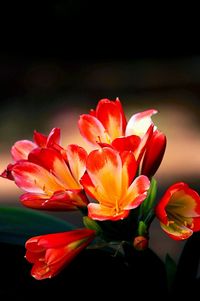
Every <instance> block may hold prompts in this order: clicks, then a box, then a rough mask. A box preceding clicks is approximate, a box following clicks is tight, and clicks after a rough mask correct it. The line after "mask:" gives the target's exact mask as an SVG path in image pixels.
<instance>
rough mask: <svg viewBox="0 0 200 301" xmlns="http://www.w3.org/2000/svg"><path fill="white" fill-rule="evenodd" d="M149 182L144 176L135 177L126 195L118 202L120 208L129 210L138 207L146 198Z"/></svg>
mask: <svg viewBox="0 0 200 301" xmlns="http://www.w3.org/2000/svg"><path fill="white" fill-rule="evenodd" d="M149 187H150V181H149V179H148V178H147V177H146V176H139V177H137V178H136V179H135V180H134V181H133V183H132V184H131V186H129V188H128V191H127V194H126V195H125V197H124V198H123V199H122V200H121V201H120V204H119V205H120V207H122V208H124V209H126V210H129V209H134V208H136V207H138V206H139V205H140V204H141V202H142V201H144V200H145V198H146V196H147V192H148V189H149Z"/></svg>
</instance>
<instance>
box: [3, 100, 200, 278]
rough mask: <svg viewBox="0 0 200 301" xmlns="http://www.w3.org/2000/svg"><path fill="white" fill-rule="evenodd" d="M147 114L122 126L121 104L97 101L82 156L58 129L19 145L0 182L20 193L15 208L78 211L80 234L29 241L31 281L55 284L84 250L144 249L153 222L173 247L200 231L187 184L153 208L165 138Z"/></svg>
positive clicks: (199, 212) (87, 118)
mask: <svg viewBox="0 0 200 301" xmlns="http://www.w3.org/2000/svg"><path fill="white" fill-rule="evenodd" d="M156 113H157V111H156V110H154V109H151V110H146V111H143V112H140V113H137V114H134V115H133V116H132V117H131V118H130V120H128V121H127V120H126V117H125V114H124V111H123V108H122V105H121V102H120V100H119V99H118V98H117V99H116V100H114V101H112V100H109V99H101V100H100V101H99V102H98V104H97V107H96V109H95V110H91V111H90V112H89V114H83V115H81V116H80V118H79V121H78V127H79V130H80V133H81V135H82V136H83V138H84V139H85V140H87V142H88V143H90V144H91V145H92V146H93V150H92V151H91V152H90V153H89V154H88V153H87V152H86V150H85V149H84V148H82V147H81V146H78V145H76V144H71V145H68V146H67V147H63V146H61V145H60V129H58V128H54V129H52V130H51V132H50V134H49V135H48V136H45V135H43V134H42V133H39V132H36V131H35V132H34V137H33V141H29V140H21V141H17V142H16V143H15V144H14V145H13V147H12V148H11V155H12V158H13V162H12V163H10V164H9V165H8V166H7V168H6V169H5V170H4V171H3V172H2V174H1V176H2V177H4V178H7V179H9V180H11V181H14V182H15V184H16V185H17V186H18V187H19V188H21V189H22V190H24V192H25V193H24V194H22V195H21V197H20V202H21V203H22V204H23V205H24V206H26V207H29V208H33V209H39V210H55V211H69V210H79V211H80V212H81V214H82V215H83V225H84V226H83V228H81V229H75V230H71V231H67V232H62V233H50V234H45V235H40V236H34V237H31V238H29V239H28V240H27V241H26V244H25V247H26V256H25V257H26V259H27V260H28V261H29V262H30V263H32V264H33V267H32V271H31V274H32V276H33V277H35V278H36V279H39V280H40V279H45V278H50V277H53V276H55V275H56V274H57V273H58V272H60V270H61V269H63V268H64V267H65V266H66V265H67V264H68V263H69V262H70V261H71V260H72V259H73V258H74V257H75V256H76V255H77V254H79V253H80V252H81V251H82V250H83V249H84V248H86V247H88V246H89V245H90V244H91V245H95V244H96V245H99V246H101V245H107V246H109V244H110V245H111V243H112V244H113V242H116V243H118V244H121V243H122V242H123V243H126V244H128V245H129V246H132V247H133V248H135V249H136V250H144V249H145V248H147V247H148V240H149V228H150V225H151V223H152V221H153V220H154V218H155V217H156V218H157V219H158V220H159V221H160V225H161V227H162V229H163V230H164V231H165V233H166V234H167V235H168V236H170V237H171V238H172V239H175V240H183V239H187V238H189V237H190V236H191V235H192V234H193V232H194V231H199V230H200V197H199V195H198V193H197V192H196V191H194V190H193V189H191V188H190V187H189V186H188V185H187V184H186V183H183V182H179V183H175V184H173V185H172V186H170V187H169V188H168V189H167V191H166V192H165V193H164V195H163V197H162V198H161V199H160V200H156V188H157V187H156V181H155V179H154V177H153V176H154V174H155V173H156V171H157V169H158V168H159V166H160V164H161V161H162V158H163V155H164V152H165V148H166V136H165V135H164V134H163V133H162V132H160V131H159V130H158V129H157V127H156V125H154V123H153V121H152V116H153V115H154V114H156Z"/></svg>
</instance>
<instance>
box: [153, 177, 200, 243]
mask: <svg viewBox="0 0 200 301" xmlns="http://www.w3.org/2000/svg"><path fill="white" fill-rule="evenodd" d="M155 213H156V216H157V218H158V219H159V220H160V223H161V227H162V229H163V230H164V231H165V232H166V233H167V234H168V235H169V236H170V237H171V238H173V239H175V240H182V239H187V238H188V237H190V236H191V235H192V233H193V232H194V231H199V230H200V197H199V195H198V193H197V192H196V191H195V190H193V189H191V188H189V186H188V185H187V184H185V183H183V182H180V183H176V184H174V185H172V186H170V187H169V188H168V189H167V191H166V192H165V194H164V196H163V197H162V199H161V200H160V202H159V203H158V205H157V206H156V208H155Z"/></svg>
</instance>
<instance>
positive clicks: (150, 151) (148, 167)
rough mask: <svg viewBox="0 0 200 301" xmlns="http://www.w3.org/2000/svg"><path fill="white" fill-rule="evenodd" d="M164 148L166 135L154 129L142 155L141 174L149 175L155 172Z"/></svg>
mask: <svg viewBox="0 0 200 301" xmlns="http://www.w3.org/2000/svg"><path fill="white" fill-rule="evenodd" d="M165 148H166V136H165V135H164V134H163V133H161V132H158V131H155V132H154V133H153V136H152V137H151V139H150V141H149V143H148V146H147V150H146V152H145V155H144V159H143V162H142V171H141V174H143V175H146V176H148V177H151V176H153V175H154V174H155V173H156V171H157V169H158V167H159V166H160V163H161V161H162V158H163V156H164V153H165Z"/></svg>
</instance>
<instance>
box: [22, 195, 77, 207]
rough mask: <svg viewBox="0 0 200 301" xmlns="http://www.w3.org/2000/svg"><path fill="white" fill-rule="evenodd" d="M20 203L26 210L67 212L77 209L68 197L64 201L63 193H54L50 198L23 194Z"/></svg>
mask: <svg viewBox="0 0 200 301" xmlns="http://www.w3.org/2000/svg"><path fill="white" fill-rule="evenodd" d="M63 194H64V196H65V197H64V196H63ZM60 195H61V196H62V197H61V196H60ZM74 198H75V197H74ZM20 201H21V203H22V205H24V206H26V207H28V208H33V209H39V210H50V211H65V210H66V211H69V210H76V209H77V207H76V205H75V201H72V200H71V199H70V198H69V197H68V199H66V195H65V193H64V192H62V193H61V192H60V193H59V192H56V193H54V195H53V196H52V197H51V198H49V197H48V196H47V195H45V194H44V195H43V194H36V193H25V194H23V195H21V196H20Z"/></svg>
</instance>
